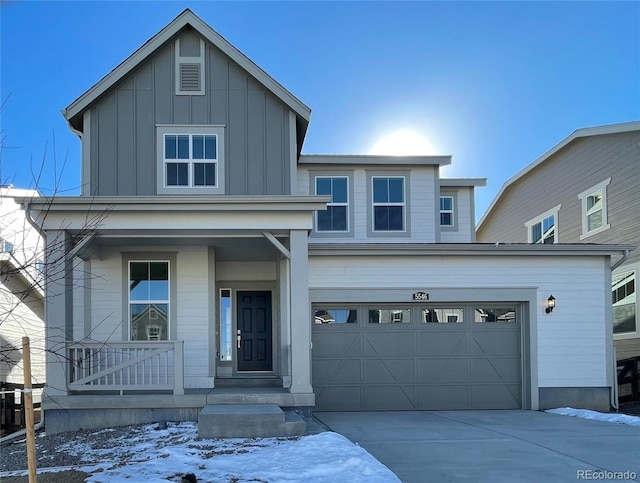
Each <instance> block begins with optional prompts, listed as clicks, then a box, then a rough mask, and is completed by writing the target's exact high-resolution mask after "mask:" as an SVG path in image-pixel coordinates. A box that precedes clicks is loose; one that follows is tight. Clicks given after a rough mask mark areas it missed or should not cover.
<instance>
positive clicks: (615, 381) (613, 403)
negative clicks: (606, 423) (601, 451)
mask: <svg viewBox="0 0 640 483" xmlns="http://www.w3.org/2000/svg"><path fill="white" fill-rule="evenodd" d="M629 252H630V250H624V252H623V254H622V258H621V259H620V260H618V261H617V262H616V263H614V264H613V265H612V266H611V273H612V274H613V271H614V270H615V269H616V268H618V267H619V266H620V265H622V264H623V263H624V262H625V261H626V260H627V258H629ZM617 359H618V358H617V356H616V346H615V345H614V346H613V387H612V388H611V392H610V394H611V401H610V404H611V407H612V408H613V409H615V410H616V411H617V410H618V409H619V408H620V405H619V404H618V360H617Z"/></svg>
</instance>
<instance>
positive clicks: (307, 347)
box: [289, 230, 313, 393]
mask: <svg viewBox="0 0 640 483" xmlns="http://www.w3.org/2000/svg"><path fill="white" fill-rule="evenodd" d="M308 239H309V235H308V232H307V230H291V234H290V244H291V246H290V251H291V260H290V262H289V272H290V276H289V283H290V286H291V292H290V293H291V388H290V392H292V393H312V392H313V388H312V387H311V314H310V312H309V265H308V264H309V250H308Z"/></svg>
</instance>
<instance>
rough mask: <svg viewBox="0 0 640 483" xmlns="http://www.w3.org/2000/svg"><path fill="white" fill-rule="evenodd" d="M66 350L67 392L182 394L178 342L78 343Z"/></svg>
mask: <svg viewBox="0 0 640 483" xmlns="http://www.w3.org/2000/svg"><path fill="white" fill-rule="evenodd" d="M67 348H68V355H69V383H68V384H67V388H68V389H69V390H70V391H115V390H119V391H120V393H121V394H122V393H123V391H155V390H171V391H173V394H184V351H183V342H182V341H153V342H148V341H132V342H82V343H75V344H70V345H68V346H67Z"/></svg>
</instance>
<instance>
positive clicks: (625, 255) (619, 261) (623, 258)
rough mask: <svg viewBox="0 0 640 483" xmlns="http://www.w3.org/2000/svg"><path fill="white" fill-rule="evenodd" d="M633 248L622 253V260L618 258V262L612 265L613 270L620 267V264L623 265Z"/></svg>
mask: <svg viewBox="0 0 640 483" xmlns="http://www.w3.org/2000/svg"><path fill="white" fill-rule="evenodd" d="M630 251H631V250H624V251H623V254H622V258H621V259H620V260H618V261H617V262H616V263H614V264H613V265H611V271H612V272H613V271H614V270H615V269H616V268H618V267H619V266H620V265H622V264H623V263H624V262H626V261H627V258H629V252H630Z"/></svg>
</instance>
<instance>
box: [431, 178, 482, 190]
mask: <svg viewBox="0 0 640 483" xmlns="http://www.w3.org/2000/svg"><path fill="white" fill-rule="evenodd" d="M440 186H441V187H451V188H471V187H476V186H487V178H440Z"/></svg>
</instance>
